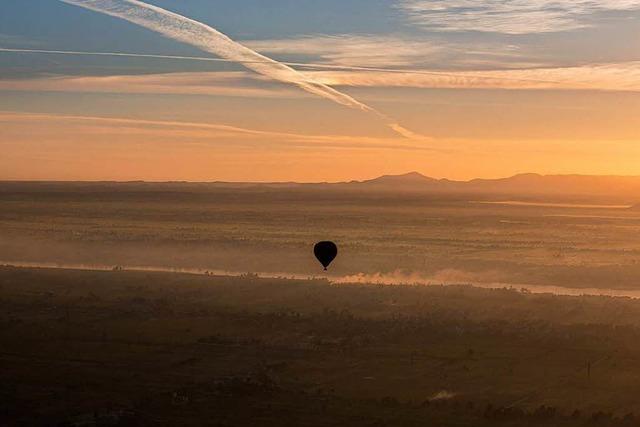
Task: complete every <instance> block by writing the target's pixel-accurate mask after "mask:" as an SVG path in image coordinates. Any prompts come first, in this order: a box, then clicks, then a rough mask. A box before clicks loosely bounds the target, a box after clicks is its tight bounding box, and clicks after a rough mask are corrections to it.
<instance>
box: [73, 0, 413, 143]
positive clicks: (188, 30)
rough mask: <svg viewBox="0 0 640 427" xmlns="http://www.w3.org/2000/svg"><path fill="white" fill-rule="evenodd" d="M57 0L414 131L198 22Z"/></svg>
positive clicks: (141, 7) (122, 1)
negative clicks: (181, 43) (168, 39)
mask: <svg viewBox="0 0 640 427" xmlns="http://www.w3.org/2000/svg"><path fill="white" fill-rule="evenodd" d="M60 1H62V2H64V3H67V4H70V5H75V6H79V7H83V8H85V9H89V10H93V11H95V12H99V13H103V14H106V15H110V16H113V17H116V18H120V19H123V20H126V21H129V22H132V23H134V24H137V25H139V26H141V27H144V28H147V29H150V30H152V31H155V32H158V33H160V34H162V35H163V36H165V37H168V38H171V39H173V40H177V41H181V42H183V43H187V44H190V45H192V46H195V47H198V48H199V49H202V50H204V51H206V52H210V53H213V54H215V55H218V56H220V57H222V58H225V59H228V60H230V61H234V62H237V63H239V64H242V65H244V66H245V67H247V68H249V69H250V70H253V71H255V72H257V73H259V74H262V75H264V76H267V77H270V78H272V79H274V80H277V81H281V82H285V83H290V84H295V85H297V86H299V87H300V88H301V89H303V90H305V91H307V92H309V93H312V94H315V95H317V96H320V97H323V98H326V99H329V100H331V101H333V102H336V103H338V104H341V105H344V106H347V107H349V108H354V109H359V110H362V111H365V112H368V113H372V114H374V115H376V116H377V117H379V118H381V119H382V120H384V121H385V122H386V123H387V125H388V126H389V127H390V128H391V129H393V130H394V131H396V132H399V131H401V132H400V134H401V135H403V136H405V137H407V136H408V135H415V134H413V133H412V132H411V131H408V130H405V129H404V128H402V126H400V125H399V124H397V123H396V122H395V121H393V120H391V119H390V118H389V117H388V116H386V115H384V114H382V113H380V112H378V111H377V110H375V109H374V108H372V107H370V106H368V105H366V104H364V103H362V102H360V101H358V100H356V99H354V98H352V97H351V96H349V95H347V94H345V93H342V92H340V91H337V90H335V89H333V88H331V87H329V86H327V85H324V84H321V83H318V82H315V81H313V80H312V79H311V78H309V77H308V76H305V75H304V74H302V73H300V72H298V71H296V70H294V69H293V68H291V67H289V66H288V65H285V64H282V63H280V62H277V61H274V60H273V59H271V58H268V57H266V56H264V55H261V54H260V53H258V52H255V51H254V50H251V49H249V48H248V47H246V46H244V45H242V44H240V43H238V42H235V41H233V40H232V39H230V38H229V37H228V36H226V35H225V34H222V33H221V32H219V31H218V30H216V29H214V28H212V27H210V26H208V25H206V24H203V23H201V22H198V21H195V20H192V19H189V18H186V17H184V16H181V15H178V14H176V13H173V12H170V11H167V10H165V9H162V8H160V7H157V6H153V5H150V4H147V3H144V2H141V1H138V0H60Z"/></svg>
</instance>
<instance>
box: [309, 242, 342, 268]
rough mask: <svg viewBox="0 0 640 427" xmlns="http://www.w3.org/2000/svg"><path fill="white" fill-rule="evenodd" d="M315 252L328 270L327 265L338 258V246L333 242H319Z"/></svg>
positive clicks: (314, 249)
mask: <svg viewBox="0 0 640 427" xmlns="http://www.w3.org/2000/svg"><path fill="white" fill-rule="evenodd" d="M313 253H314V255H315V256H316V258H318V261H320V264H322V266H323V267H324V269H325V271H326V270H327V267H329V265H330V264H331V263H332V262H333V260H334V259H336V256H337V255H338V247H337V246H336V244H335V243H333V242H319V243H316V245H315V246H314V248H313Z"/></svg>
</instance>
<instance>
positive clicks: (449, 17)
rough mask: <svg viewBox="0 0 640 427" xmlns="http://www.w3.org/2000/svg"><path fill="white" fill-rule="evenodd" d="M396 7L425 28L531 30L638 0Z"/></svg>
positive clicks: (433, 2) (406, 2)
mask: <svg viewBox="0 0 640 427" xmlns="http://www.w3.org/2000/svg"><path fill="white" fill-rule="evenodd" d="M398 7H399V8H401V9H402V10H403V11H405V12H406V13H408V15H409V16H410V18H411V20H412V21H413V22H414V23H416V24H419V25H421V26H423V27H425V28H427V29H429V30H434V31H482V32H497V33H506V34H533V33H550V32H558V31H570V30H576V29H579V28H584V27H588V26H589V25H590V24H589V22H588V17H589V16H591V15H594V14H596V13H599V12H607V11H626V10H634V9H640V0H482V1H479V0H400V2H399V4H398Z"/></svg>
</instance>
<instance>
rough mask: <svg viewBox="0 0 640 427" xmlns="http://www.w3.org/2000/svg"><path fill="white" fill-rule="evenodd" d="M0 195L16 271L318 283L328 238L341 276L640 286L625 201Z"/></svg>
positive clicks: (243, 192)
mask: <svg viewBox="0 0 640 427" xmlns="http://www.w3.org/2000/svg"><path fill="white" fill-rule="evenodd" d="M3 190H4V191H3V192H2V193H0V194H1V197H0V261H3V262H6V263H19V262H33V263H60V264H74V265H76V264H79V265H83V264H84V265H100V266H115V265H121V266H125V267H126V266H146V267H158V268H169V269H171V268H189V269H199V270H215V271H229V272H239V273H244V272H255V273H261V272H264V273H269V274H271V275H273V274H282V275H303V276H305V275H313V276H316V275H321V274H322V271H321V269H319V264H317V262H316V261H315V259H314V258H313V256H312V246H313V244H314V243H315V242H316V241H319V240H327V239H329V240H334V241H336V242H337V243H338V245H339V247H340V255H339V257H338V259H337V260H336V262H335V263H334V265H333V266H332V269H331V271H330V273H329V274H330V276H329V277H331V278H333V279H334V280H342V281H345V280H349V281H358V282H381V283H414V282H415V283H481V284H504V285H507V286H508V285H513V286H521V285H541V286H561V287H570V288H607V289H626V290H636V289H639V290H640V280H638V277H640V264H638V259H640V240H638V239H637V236H638V235H639V234H640V210H636V209H634V208H633V207H627V206H628V205H630V204H625V203H619V202H618V203H614V204H612V203H605V202H599V201H597V200H596V201H588V200H586V201H585V200H580V201H575V202H574V201H569V202H567V201H563V202H562V203H560V202H558V201H557V200H533V201H532V200H525V203H524V204H523V203H521V202H519V203H515V204H514V203H512V202H510V200H512V199H510V198H508V197H503V198H502V199H499V200H492V199H489V200H485V201H482V203H478V200H474V197H473V195H470V196H468V197H466V196H464V195H456V196H451V195H442V194H441V195H437V194H424V193H411V192H396V193H391V192H359V191H344V190H339V191H338V190H325V189H314V188H311V189H308V188H306V187H303V188H286V187H285V188H277V189H273V188H264V187H250V186H249V187H244V188H241V189H238V188H226V187H224V186H204V185H203V186H200V187H197V186H196V187H193V186H191V187H190V186H181V185H180V184H175V185H173V186H171V185H158V186H157V187H156V186H151V187H149V186H144V187H142V188H140V187H138V186H135V185H133V184H132V185H130V186H126V185H119V186H114V185H110V184H104V185H103V186H99V185H93V186H89V187H86V186H85V187H82V186H80V187H78V188H76V187H74V186H73V185H71V184H69V185H66V186H64V185H63V186H61V187H58V188H57V189H56V191H50V190H46V189H45V190H43V189H41V188H40V189H39V188H38V187H33V188H29V189H27V190H24V189H21V190H16V189H15V188H13V187H11V186H8V187H7V186H5V187H3ZM487 202H489V203H487ZM496 202H498V203H496ZM505 202H506V203H505ZM296 277H297V276H296Z"/></svg>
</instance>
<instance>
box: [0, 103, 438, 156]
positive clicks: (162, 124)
mask: <svg viewBox="0 0 640 427" xmlns="http://www.w3.org/2000/svg"><path fill="white" fill-rule="evenodd" d="M34 121H36V122H44V121H49V122H55V123H57V124H60V123H76V124H83V123H84V124H88V125H101V126H103V127H101V128H99V130H100V132H101V133H103V134H104V133H107V134H117V133H118V129H119V128H122V129H124V130H125V134H126V135H129V136H130V135H131V134H132V130H138V131H140V130H146V131H153V132H155V133H156V134H158V135H168V133H171V132H174V133H177V131H186V132H189V133H187V134H181V135H182V136H185V135H186V136H189V137H194V136H202V137H204V138H207V139H210V138H211V137H212V136H218V137H225V138H229V137H237V138H244V137H252V138H266V139H268V140H270V141H286V142H287V143H295V144H297V145H299V146H306V147H328V148H352V149H392V150H393V149H398V150H415V151H442V150H438V149H435V148H430V147H425V146H424V145H413V144H411V143H407V141H406V140H405V139H402V138H395V139H390V140H389V139H380V138H370V137H365V136H345V135H310V134H299V133H291V132H275V131H266V130H259V129H250V128H244V127H239V126H232V125H226V124H212V123H199V122H185V121H170V120H151V119H129V118H121V117H100V116H79V115H65V114H49V113H33V112H13V111H2V110H0V123H4V124H5V125H7V124H10V123H14V124H15V123H24V124H31V123H33V122H34ZM196 132H201V133H196Z"/></svg>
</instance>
